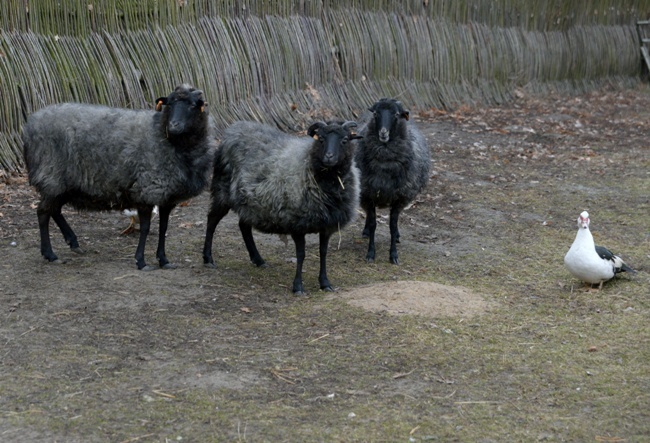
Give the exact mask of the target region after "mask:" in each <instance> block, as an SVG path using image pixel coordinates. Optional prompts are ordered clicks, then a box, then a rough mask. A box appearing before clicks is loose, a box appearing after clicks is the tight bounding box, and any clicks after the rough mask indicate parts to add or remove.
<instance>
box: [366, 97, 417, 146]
mask: <svg viewBox="0 0 650 443" xmlns="http://www.w3.org/2000/svg"><path fill="white" fill-rule="evenodd" d="M368 110H369V111H372V113H373V114H374V119H375V127H376V128H377V131H378V134H377V135H378V136H379V141H380V142H382V143H388V141H389V140H390V134H391V133H392V132H395V131H396V130H397V123H398V121H399V119H401V118H403V119H405V120H408V119H409V111H407V110H405V109H404V107H403V106H402V103H400V102H399V101H397V100H394V99H388V98H382V99H381V100H379V101H378V102H377V103H375V104H374V105H373V106H372V107H371V108H368Z"/></svg>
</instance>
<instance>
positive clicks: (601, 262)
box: [564, 211, 636, 289]
mask: <svg viewBox="0 0 650 443" xmlns="http://www.w3.org/2000/svg"><path fill="white" fill-rule="evenodd" d="M564 264H565V265H566V267H567V269H568V270H569V272H571V274H573V275H574V276H575V277H577V278H579V279H580V280H582V281H584V282H585V283H589V285H594V284H598V285H599V286H598V289H601V288H602V287H603V283H604V282H606V281H607V280H609V279H611V278H613V277H614V276H615V275H616V274H618V273H619V272H630V273H634V272H636V271H634V270H633V269H632V268H630V267H629V266H627V265H626V264H625V262H624V261H623V260H622V259H621V258H620V257H618V256H616V255H614V254H613V253H612V252H611V251H610V250H609V249H607V248H605V247H603V246H596V245H595V244H594V237H593V236H592V235H591V232H590V231H589V213H588V212H587V211H583V212H582V213H581V214H580V215H579V216H578V234H577V235H576V239H575V240H574V242H573V244H572V245H571V248H570V249H569V252H567V253H566V255H565V256H564Z"/></svg>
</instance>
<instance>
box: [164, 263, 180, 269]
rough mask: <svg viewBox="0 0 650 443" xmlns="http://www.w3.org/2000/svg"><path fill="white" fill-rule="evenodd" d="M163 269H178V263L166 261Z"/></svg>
mask: <svg viewBox="0 0 650 443" xmlns="http://www.w3.org/2000/svg"><path fill="white" fill-rule="evenodd" d="M160 267H161V268H162V269H176V268H178V265H175V264H173V263H165V264H164V265H162V266H160Z"/></svg>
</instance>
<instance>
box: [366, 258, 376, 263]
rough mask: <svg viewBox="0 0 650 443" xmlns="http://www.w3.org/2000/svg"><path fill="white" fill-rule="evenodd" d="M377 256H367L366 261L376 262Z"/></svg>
mask: <svg viewBox="0 0 650 443" xmlns="http://www.w3.org/2000/svg"><path fill="white" fill-rule="evenodd" d="M374 262H375V257H366V263H374Z"/></svg>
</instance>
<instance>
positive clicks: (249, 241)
mask: <svg viewBox="0 0 650 443" xmlns="http://www.w3.org/2000/svg"><path fill="white" fill-rule="evenodd" d="M239 230H240V231H241V235H242V237H243V238H244V244H245V245H246V250H247V251H248V255H249V257H250V258H251V261H252V262H253V264H254V265H255V266H258V267H266V266H267V265H266V262H265V261H264V259H263V258H262V256H261V255H260V253H259V251H258V250H257V246H255V240H254V239H253V227H252V226H251V225H249V224H248V223H244V222H243V221H242V220H239Z"/></svg>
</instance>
